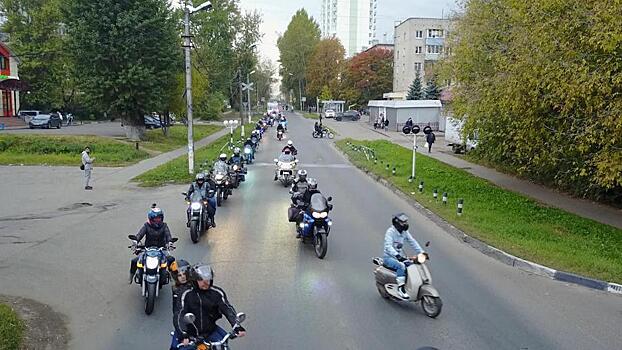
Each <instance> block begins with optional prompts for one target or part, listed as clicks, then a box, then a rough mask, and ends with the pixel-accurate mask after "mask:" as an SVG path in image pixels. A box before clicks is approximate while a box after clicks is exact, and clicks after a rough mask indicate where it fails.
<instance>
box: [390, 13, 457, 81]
mask: <svg viewBox="0 0 622 350" xmlns="http://www.w3.org/2000/svg"><path fill="white" fill-rule="evenodd" d="M450 30H451V21H450V20H448V19H441V18H409V19H407V20H405V21H403V22H401V23H400V24H398V25H397V26H395V38H394V44H395V47H394V48H395V50H394V61H393V91H394V92H400V93H405V92H407V91H408V88H409V87H410V85H411V84H412V82H413V80H415V77H416V76H417V72H419V74H420V75H421V79H422V82H423V83H424V84H425V82H426V81H427V79H428V78H429V77H430V74H431V73H432V67H433V66H434V64H435V62H436V61H438V60H439V59H440V58H441V57H443V56H444V55H446V54H448V53H449V48H448V47H447V45H446V40H447V35H448V33H449V31H450Z"/></svg>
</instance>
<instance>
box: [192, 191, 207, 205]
mask: <svg viewBox="0 0 622 350" xmlns="http://www.w3.org/2000/svg"><path fill="white" fill-rule="evenodd" d="M203 195H204V193H201V191H194V192H192V194H191V195H190V201H191V202H200V201H201V200H203Z"/></svg>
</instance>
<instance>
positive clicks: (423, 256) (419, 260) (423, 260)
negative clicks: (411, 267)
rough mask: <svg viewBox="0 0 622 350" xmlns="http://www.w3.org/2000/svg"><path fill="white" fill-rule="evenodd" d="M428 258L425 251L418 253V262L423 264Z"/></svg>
mask: <svg viewBox="0 0 622 350" xmlns="http://www.w3.org/2000/svg"><path fill="white" fill-rule="evenodd" d="M426 259H427V257H426V256H425V254H423V253H419V255H417V262H418V263H420V264H423V263H424V262H425V260H426Z"/></svg>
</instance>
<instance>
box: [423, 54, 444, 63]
mask: <svg viewBox="0 0 622 350" xmlns="http://www.w3.org/2000/svg"><path fill="white" fill-rule="evenodd" d="M441 56H442V54H440V53H426V54H425V60H426V61H438V60H439V59H440V58H441Z"/></svg>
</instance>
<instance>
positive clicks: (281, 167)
mask: <svg viewBox="0 0 622 350" xmlns="http://www.w3.org/2000/svg"><path fill="white" fill-rule="evenodd" d="M274 163H275V164H276V170H275V175H276V178H277V179H278V180H279V181H281V183H282V184H283V187H288V186H290V185H291V184H292V183H293V182H294V173H295V171H296V164H297V163H298V159H294V157H291V158H283V157H281V158H280V159H276V158H275V159H274Z"/></svg>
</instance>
